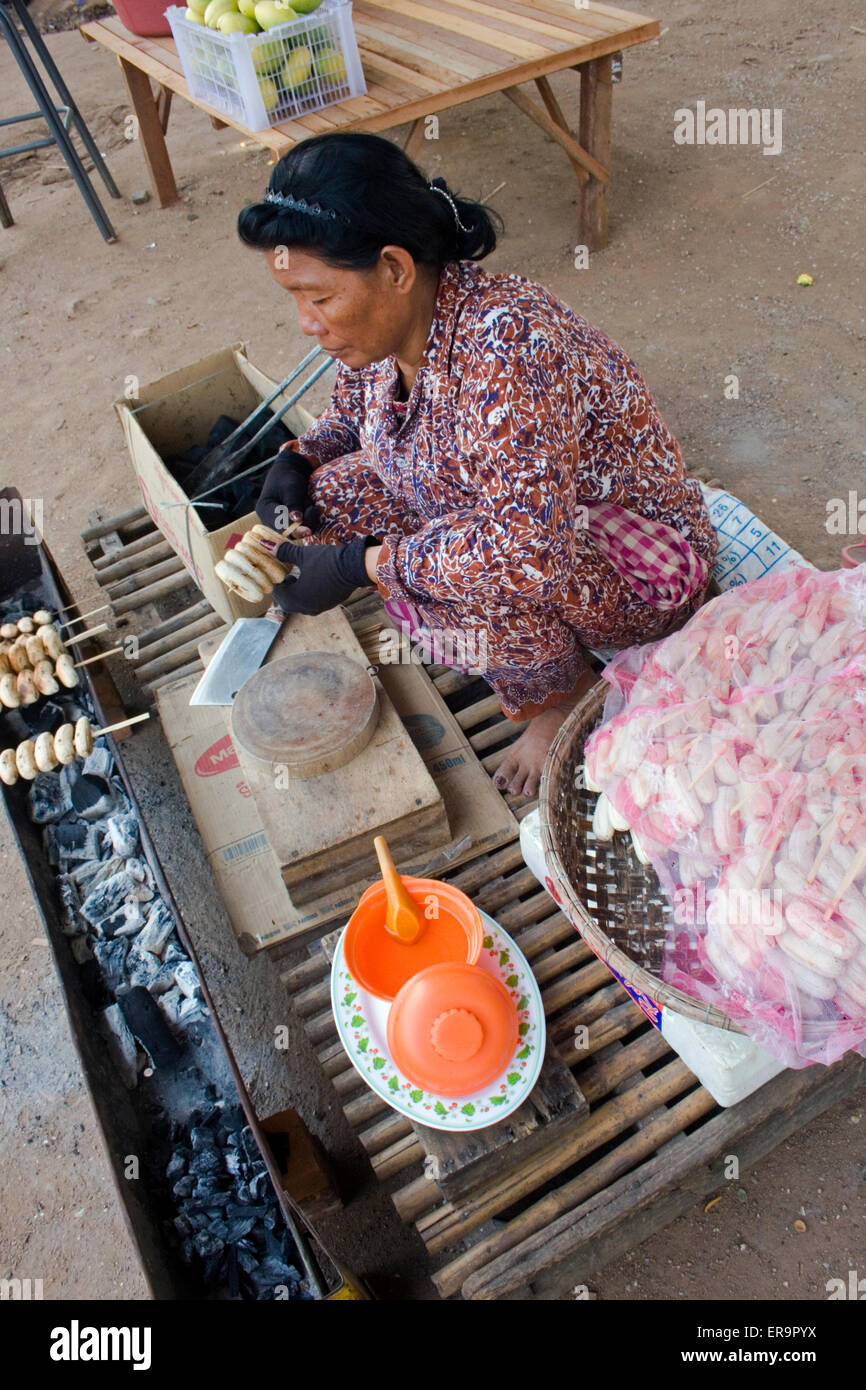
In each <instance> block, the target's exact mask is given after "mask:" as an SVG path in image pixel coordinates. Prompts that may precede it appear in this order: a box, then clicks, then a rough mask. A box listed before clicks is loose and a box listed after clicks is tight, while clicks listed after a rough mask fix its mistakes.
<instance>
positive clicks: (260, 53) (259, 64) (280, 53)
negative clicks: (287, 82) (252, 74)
mask: <svg viewBox="0 0 866 1390" xmlns="http://www.w3.org/2000/svg"><path fill="white" fill-rule="evenodd" d="M285 56H286V55H285V52H284V50H283V45H282V44H281V43H279V42H276V43H260V44H257V45H256V47H255V48H254V49H252V58H253V67H254V68H255V70H256V72H257V73H258V74H259V76H260V77H272V76H273V74H274V73H275V72H278V71H279V69H280V68H281V67H282V66H283V59H284V58H285Z"/></svg>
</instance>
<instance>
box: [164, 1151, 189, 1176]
mask: <svg viewBox="0 0 866 1390" xmlns="http://www.w3.org/2000/svg"><path fill="white" fill-rule="evenodd" d="M185 1172H186V1155H185V1154H184V1153H182V1152H181V1151H180V1150H178V1151H177V1152H176V1153H173V1154H172V1156H171V1158H170V1159H169V1160H168V1164H167V1166H166V1170H165V1176H166V1177H167V1178H168V1179H169V1181H172V1180H173V1179H174V1178H181V1177H183V1175H184V1173H185Z"/></svg>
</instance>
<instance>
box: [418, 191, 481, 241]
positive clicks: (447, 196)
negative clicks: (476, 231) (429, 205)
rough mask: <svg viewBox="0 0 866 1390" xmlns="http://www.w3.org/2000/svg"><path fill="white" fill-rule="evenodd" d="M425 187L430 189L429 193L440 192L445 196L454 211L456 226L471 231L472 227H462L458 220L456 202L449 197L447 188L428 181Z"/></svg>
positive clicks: (462, 230) (463, 230) (464, 230)
mask: <svg viewBox="0 0 866 1390" xmlns="http://www.w3.org/2000/svg"><path fill="white" fill-rule="evenodd" d="M427 187H428V188H429V189H430V192H431V193H441V194H442V197H443V198H447V200H448V202H449V203H450V204H451V211H452V212H453V213H454V221H455V222H456V223H457V226H458V227H459V228H460V230H461V232H471V231H472V228H471V227H464V225H463V223H462V222H461V221H460V214H459V212H458V211H457V204H456V203H455V201H454V199H453V198H452V197H451V194H450V193H449V192H448V190H447V188H440V187H439V185H438V184H436V183H429V184H428V185H427Z"/></svg>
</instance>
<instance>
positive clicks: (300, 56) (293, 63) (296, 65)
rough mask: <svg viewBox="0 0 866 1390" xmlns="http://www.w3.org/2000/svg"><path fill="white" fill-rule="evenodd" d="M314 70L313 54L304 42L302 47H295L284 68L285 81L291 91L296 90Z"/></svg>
mask: <svg viewBox="0 0 866 1390" xmlns="http://www.w3.org/2000/svg"><path fill="white" fill-rule="evenodd" d="M312 71H313V55H312V53H311V52H310V50H309V49H308V48H307V46H306V44H303V45H302V46H301V47H300V48H293V49H292V51H291V53H290V54H289V56H288V58H287V60H286V66H285V67H284V68H283V81H284V82H285V84H286V86H287V87H288V88H289V90H290V91H292V92H294V91H296V90H297V88H298V87H300V86H301V85H302V84H303V83H304V82H306V80H307V78H308V77H309V75H310V73H311V72H312Z"/></svg>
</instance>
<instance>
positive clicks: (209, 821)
mask: <svg viewBox="0 0 866 1390" xmlns="http://www.w3.org/2000/svg"><path fill="white" fill-rule="evenodd" d="M379 679H380V680H381V681H382V684H383V686H384V687H385V689H386V690H387V691H388V694H389V696H390V698H391V700H392V701H393V703H394V705H395V707H396V708H397V710H398V711H399V713H400V715H401V718H402V719H403V722H404V724H405V725H406V727H407V728H408V729H409V730H410V732H411V733H412V735H413V737H414V739H415V743H416V746H417V747H418V749H419V751H420V753H421V756H422V757H423V759H424V761H425V763H426V764H427V767H428V769H429V771H430V773H431V775H432V777H433V780H434V782H435V783H436V785H437V787H438V788H439V790H440V791H441V793H442V797H443V799H444V801H445V807H446V810H447V812H448V821H449V824H450V826H451V833H452V837H453V840H452V845H454V846H461V848H459V849H458V850H457V851H456V852H454V853H451V852H450V851H446V852H448V853H451V857H450V858H449V859H448V861H447V865H446V862H445V860H444V858H443V861H442V863H440V864H439V865H438V866H437V865H435V864H434V865H433V866H431V865H430V862H429V861H428V862H427V863H425V864H404V863H400V864H399V866H398V867H400V868H401V869H402V870H403V872H404V873H408V872H410V871H411V872H414V873H418V874H421V875H422V876H426V875H425V874H424V871H425V870H426V871H428V872H429V875H430V876H431V877H435V876H436V874H437V873H439V872H441V871H442V870H443V869H444V868H445V867H447V868H448V869H449V870H450V869H451V868H454V867H455V866H456V865H458V864H461V863H464V862H465V861H466V860H468V859H474V858H475V857H476V856H477V855H479V854H483V853H486V852H489V851H491V850H494V849H497V848H498V847H499V846H500V845H504V844H507V843H509V842H510V841H511V840H513V839H515V838H516V836H517V833H518V828H519V827H518V823H517V821H516V819H515V817H514V816H513V815H512V813H511V811H510V810H509V808H508V806H507V805H506V803H505V801H504V800H503V798H502V797H501V795H500V794H499V792H498V791H496V789H495V787H494V786H493V784H492V782H491V780H490V778H489V776H488V774H487V773H486V772H485V771H484V769H483V767H482V766H481V764H480V763H479V761H478V758H477V757H476V755H475V753H474V751H473V749H472V748H471V746H470V744H469V741H468V739H467V737H466V735H465V734H464V732H463V730H462V729H461V728H460V725H459V724H458V723H457V721H456V719H455V718H454V716H453V714H452V713H451V711H450V710H449V709H448V707H447V705H446V704H445V702H444V700H443V699H442V697H441V695H440V694H439V692H438V691H437V690H436V687H435V686H434V685H433V683H432V681H431V680H430V678H429V676H428V675H427V673H426V671H424V670H423V669H422V668H420V667H418V666H412V665H393V666H385V665H383V666H381V667H380V668H379ZM196 683H197V677H195V676H186V677H184V678H182V679H180V680H177V681H169V682H168V683H166V684H165V685H163V686H160V687H159V689H158V690H157V692H156V698H157V704H158V706H159V714H160V718H161V720H162V726H163V730H164V732H165V736H166V738H167V740H168V743H169V746H170V747H171V750H172V752H173V754H174V758H175V762H176V763H177V767H178V771H179V773H180V777H181V781H182V782H183V785H184V790H185V791H186V794H187V799H188V800H189V804H190V807H191V808H192V813H193V816H194V817H195V821H196V824H197V825H198V828H199V833H200V835H201V838H202V842H203V844H204V848H205V852H206V853H207V856H208V859H209V861H210V866H211V870H212V872H213V875H214V878H215V880H216V883H217V886H218V888H219V890H220V894H221V896H222V899H223V902H224V903H225V905H226V911H227V912H228V915H229V918H230V920H231V923H232V926H233V927H234V929H235V932H236V934H237V937H238V941H239V944H240V946H241V949H242V950H243V951H245V952H246V953H247V954H248V955H252V954H254V953H255V952H257V951H260V950H262V949H263V948H265V947H268V946H275V945H276V944H277V943H278V942H281V941H286V940H290V939H291V938H293V937H300V936H302V935H304V934H305V933H306V932H308V931H311V930H312V929H313V928H319V929H320V928H322V927H324V926H325V925H326V924H327V923H329V922H339V921H346V920H347V919H348V917H349V916H350V914H351V913H352V912H353V910H354V908H355V904H356V903H357V901H358V898H359V897H360V894H361V892H362V891H363V889H364V888H366V887H367V885H368V884H369V883H371V882H373V881H374V879H375V878H376V877H378V874H376V875H374V876H373V877H371V878H368V879H362V880H360V881H359V882H357V883H351V884H350V883H347V884H346V885H345V886H344V887H342V888H341V889H340V890H339V891H337V892H334V893H331V894H329V895H328V896H326V897H323V898H321V899H318V900H317V901H315V902H311V903H307V904H305V905H304V906H303V907H297V906H296V905H295V904H294V903H293V902H292V900H291V898H290V896H289V893H288V890H287V889H286V886H285V884H284V883H283V881H282V878H281V876H280V870H279V867H278V865H277V861H276V859H275V858H274V855H273V853H272V852H271V848H270V845H269V844H268V840H267V836H266V835H265V832H264V830H263V828H262V823H261V820H260V819H259V815H258V812H257V810H256V805H255V802H254V801H253V798H252V795H251V793H250V788H249V786H248V785H247V783H246V781H245V779H244V775H243V771H242V768H241V765H240V761H239V759H238V756H237V753H236V752H235V749H234V746H233V744H232V739H231V734H229V733H228V732H227V730H226V711H225V710H224V709H222V708H220V707H218V706H213V705H210V706H208V705H193V706H191V705H190V703H189V697H190V695H191V694H192V691H193V690H194V689H195V686H196Z"/></svg>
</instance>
